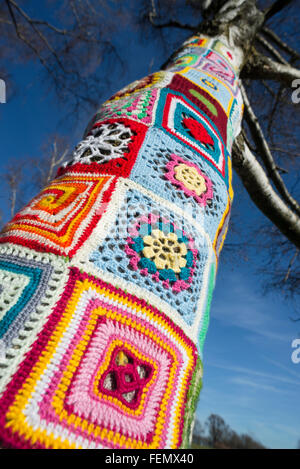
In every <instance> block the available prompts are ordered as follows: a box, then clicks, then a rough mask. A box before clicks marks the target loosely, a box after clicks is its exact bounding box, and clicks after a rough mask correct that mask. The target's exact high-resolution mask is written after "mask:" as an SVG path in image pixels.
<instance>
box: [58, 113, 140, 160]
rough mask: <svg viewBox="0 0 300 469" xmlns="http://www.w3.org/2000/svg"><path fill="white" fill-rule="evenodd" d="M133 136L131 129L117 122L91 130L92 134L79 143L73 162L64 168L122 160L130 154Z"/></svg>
mask: <svg viewBox="0 0 300 469" xmlns="http://www.w3.org/2000/svg"><path fill="white" fill-rule="evenodd" d="M132 136H133V131H132V130H131V129H130V127H128V126H126V125H124V124H122V123H119V122H116V123H107V124H102V125H101V126H99V127H95V128H93V129H91V134H90V135H88V136H87V137H86V138H85V139H84V140H82V141H81V142H79V144H78V145H77V146H76V148H75V151H74V152H73V158H72V160H71V161H69V162H67V163H64V164H63V167H66V166H71V165H73V164H74V163H77V162H80V163H85V164H91V163H93V162H96V163H99V164H103V163H107V162H108V161H110V160H112V159H114V158H121V157H123V156H124V154H125V153H128V152H129V148H128V145H129V144H130V142H131V140H132Z"/></svg>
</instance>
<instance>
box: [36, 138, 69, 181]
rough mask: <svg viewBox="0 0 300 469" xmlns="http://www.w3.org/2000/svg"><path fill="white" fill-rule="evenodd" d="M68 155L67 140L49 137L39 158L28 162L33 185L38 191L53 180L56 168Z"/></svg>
mask: <svg viewBox="0 0 300 469" xmlns="http://www.w3.org/2000/svg"><path fill="white" fill-rule="evenodd" d="M68 155H69V146H68V143H67V139H66V138H64V137H62V136H60V135H50V136H49V137H48V140H47V141H46V142H45V143H44V144H43V146H42V148H41V156H40V158H35V159H31V161H30V163H31V166H32V170H33V172H34V183H35V186H36V187H37V188H38V189H42V188H43V187H45V186H47V185H48V184H49V182H50V181H51V180H52V179H54V177H55V175H56V171H57V169H58V167H59V166H60V165H62V163H64V162H65V161H66V160H67V157H68Z"/></svg>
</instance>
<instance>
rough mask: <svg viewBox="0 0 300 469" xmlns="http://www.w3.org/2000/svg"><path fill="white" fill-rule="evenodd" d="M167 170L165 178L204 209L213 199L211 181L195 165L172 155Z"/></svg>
mask: <svg viewBox="0 0 300 469" xmlns="http://www.w3.org/2000/svg"><path fill="white" fill-rule="evenodd" d="M166 169H167V170H168V172H167V173H166V174H165V177H166V178H167V179H168V180H169V181H170V182H171V183H172V184H174V185H175V186H177V187H179V188H180V189H181V190H182V191H183V192H184V193H185V194H186V195H187V196H188V197H194V199H195V200H196V201H197V202H198V203H199V204H200V205H201V206H202V207H204V206H205V205H206V204H207V201H208V200H211V199H212V198H213V187H212V182H211V180H210V179H209V178H208V177H207V176H206V175H205V174H204V173H203V172H202V171H201V170H200V169H199V168H198V166H197V165H195V164H194V163H191V162H190V161H185V160H184V159H183V158H181V157H180V156H177V155H175V154H172V155H171V161H169V162H168V164H167V165H166Z"/></svg>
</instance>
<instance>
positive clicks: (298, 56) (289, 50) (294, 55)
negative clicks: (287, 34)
mask: <svg viewBox="0 0 300 469" xmlns="http://www.w3.org/2000/svg"><path fill="white" fill-rule="evenodd" d="M262 32H263V33H264V34H265V35H266V36H268V37H269V38H270V39H272V40H273V41H274V42H275V44H277V46H279V47H280V48H281V49H282V50H283V51H285V52H287V53H288V54H290V55H291V56H292V58H294V59H300V53H299V52H297V51H296V50H294V49H293V48H292V47H291V46H289V45H288V44H287V43H286V42H284V41H283V40H282V39H281V38H280V37H279V36H277V34H276V33H274V31H272V30H271V29H270V28H267V26H264V27H263V28H262Z"/></svg>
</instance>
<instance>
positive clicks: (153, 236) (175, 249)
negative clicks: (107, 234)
mask: <svg viewBox="0 0 300 469" xmlns="http://www.w3.org/2000/svg"><path fill="white" fill-rule="evenodd" d="M129 234H130V235H131V237H129V238H128V239H127V243H128V244H127V246H126V247H125V252H126V254H127V255H128V256H129V257H130V266H131V267H132V268H133V269H134V270H140V273H141V274H142V275H152V279H153V280H154V281H156V282H158V281H160V280H161V281H162V283H163V286H164V287H165V288H170V286H171V287H172V290H173V291H174V292H180V291H181V290H186V289H187V288H189V286H190V284H191V283H192V281H193V274H194V270H195V266H196V261H197V258H198V251H197V249H195V246H194V240H193V238H192V237H191V236H189V235H188V234H187V233H185V231H184V230H182V229H180V228H179V227H178V226H176V225H175V224H174V223H172V222H171V221H169V220H167V219H166V218H164V217H159V216H158V215H155V214H150V215H149V216H148V217H147V216H143V217H141V218H140V219H139V220H138V222H137V223H136V224H135V225H134V227H133V228H132V229H130V230H129Z"/></svg>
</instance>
